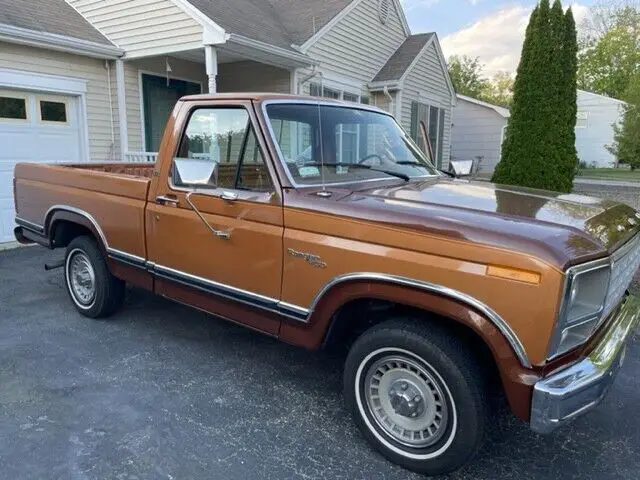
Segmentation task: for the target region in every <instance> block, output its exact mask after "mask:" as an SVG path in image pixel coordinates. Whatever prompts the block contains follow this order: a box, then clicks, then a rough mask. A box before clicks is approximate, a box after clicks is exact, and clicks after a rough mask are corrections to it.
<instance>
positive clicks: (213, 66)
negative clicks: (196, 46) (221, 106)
mask: <svg viewBox="0 0 640 480" xmlns="http://www.w3.org/2000/svg"><path fill="white" fill-rule="evenodd" d="M204 56H205V62H206V67H207V78H208V79H209V93H216V91H217V89H216V77H217V76H218V52H216V49H215V48H214V46H213V45H205V46H204Z"/></svg>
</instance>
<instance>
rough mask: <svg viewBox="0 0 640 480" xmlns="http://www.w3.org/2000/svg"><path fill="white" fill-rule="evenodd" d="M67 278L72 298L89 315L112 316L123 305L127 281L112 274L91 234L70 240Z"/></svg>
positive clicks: (67, 256)
mask: <svg viewBox="0 0 640 480" xmlns="http://www.w3.org/2000/svg"><path fill="white" fill-rule="evenodd" d="M64 278H65V284H66V286H67V292H68V293H69V297H70V298H71V301H72V302H73V304H74V306H75V307H76V309H77V310H78V311H79V312H80V313H81V314H82V315H84V316H86V317H89V318H105V317H109V316H111V315H113V314H114V313H115V312H116V311H117V310H118V309H119V308H120V307H121V306H122V303H123V301H124V296H125V282H123V281H122V280H120V279H118V278H116V277H114V276H113V275H111V272H109V269H108V268H107V264H106V262H105V259H104V257H103V255H102V253H101V252H100V249H99V248H98V245H97V244H96V242H95V240H94V239H93V238H91V237H88V236H82V237H77V238H75V239H73V240H72V241H71V243H69V246H68V247H67V253H66V257H65V264H64Z"/></svg>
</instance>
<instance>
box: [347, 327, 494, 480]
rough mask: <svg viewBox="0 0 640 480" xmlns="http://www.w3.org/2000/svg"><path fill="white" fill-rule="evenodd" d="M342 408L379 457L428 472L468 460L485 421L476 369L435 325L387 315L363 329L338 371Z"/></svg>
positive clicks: (438, 471)
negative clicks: (341, 370)
mask: <svg viewBox="0 0 640 480" xmlns="http://www.w3.org/2000/svg"><path fill="white" fill-rule="evenodd" d="M344 391H345V399H346V403H347V406H348V408H349V409H350V410H351V412H352V414H353V416H354V418H355V420H356V423H357V424H358V426H359V428H360V430H361V431H362V433H363V435H364V436H365V437H366V438H367V440H368V441H369V442H370V443H371V444H372V445H373V446H374V447H375V448H376V449H377V450H378V451H380V452H381V453H382V454H383V455H384V456H385V457H387V458H388V459H389V460H391V461H392V462H394V463H397V464H399V465H401V466H403V467H405V468H408V469H409V470H413V471H416V472H420V473H426V474H429V475H439V474H445V473H449V472H452V471H454V470H457V469H458V468H460V467H462V466H463V465H465V464H466V463H468V462H469V461H470V460H471V459H472V458H473V457H474V455H475V454H476V453H477V451H478V449H479V448H480V446H481V444H482V440H483V437H484V430H485V425H486V423H487V416H488V412H487V410H488V409H487V404H486V402H487V401H488V400H487V396H486V395H485V382H484V375H483V374H482V371H481V370H480V368H479V366H478V364H477V362H476V359H475V357H474V356H473V355H472V353H471V352H470V351H469V350H468V349H467V348H466V345H463V344H462V343H460V342H458V341H456V338H455V337H452V336H451V334H449V333H448V332H446V331H445V330H441V329H439V328H437V326H434V325H431V324H428V325H425V324H420V323H417V322H413V321H411V320H402V319H397V320H390V321H387V322H384V323H382V324H380V325H377V326H375V327H373V328H371V329H369V330H368V331H366V332H365V333H363V334H362V335H361V336H360V337H359V338H358V339H357V340H356V342H355V343H354V345H353V347H352V348H351V350H350V352H349V355H348V358H347V362H346V366H345V373H344Z"/></svg>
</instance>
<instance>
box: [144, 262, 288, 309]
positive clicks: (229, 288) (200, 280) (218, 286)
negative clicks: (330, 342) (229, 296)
mask: <svg viewBox="0 0 640 480" xmlns="http://www.w3.org/2000/svg"><path fill="white" fill-rule="evenodd" d="M154 270H155V271H157V272H160V273H167V274H169V275H175V276H177V277H182V278H184V279H187V280H190V281H192V282H198V283H202V284H204V285H207V286H209V287H212V288H214V289H220V290H226V291H228V292H229V293H233V294H237V295H242V296H246V297H249V298H252V299H254V300H255V301H257V302H260V303H264V304H270V305H277V304H278V302H279V300H278V299H275V298H271V297H267V296H264V295H259V294H257V293H253V292H250V291H248V290H243V289H241V288H236V287H232V286H230V285H225V284H224V283H219V282H214V281H213V280H208V279H206V278H203V277H198V276H197V275H192V274H190V273H186V272H183V271H181V270H176V269H174V268H170V267H165V266H163V265H156V266H155V267H154Z"/></svg>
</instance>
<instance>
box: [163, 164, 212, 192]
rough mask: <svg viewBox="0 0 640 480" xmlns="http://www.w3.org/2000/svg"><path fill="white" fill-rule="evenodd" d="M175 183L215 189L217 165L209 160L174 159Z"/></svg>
mask: <svg viewBox="0 0 640 480" xmlns="http://www.w3.org/2000/svg"><path fill="white" fill-rule="evenodd" d="M173 165H174V168H175V172H174V174H175V176H176V178H175V181H176V183H177V184H178V185H184V186H194V187H209V188H216V186H217V185H218V163H217V162H215V161H213V160H212V159H211V158H175V159H174V160H173Z"/></svg>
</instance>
